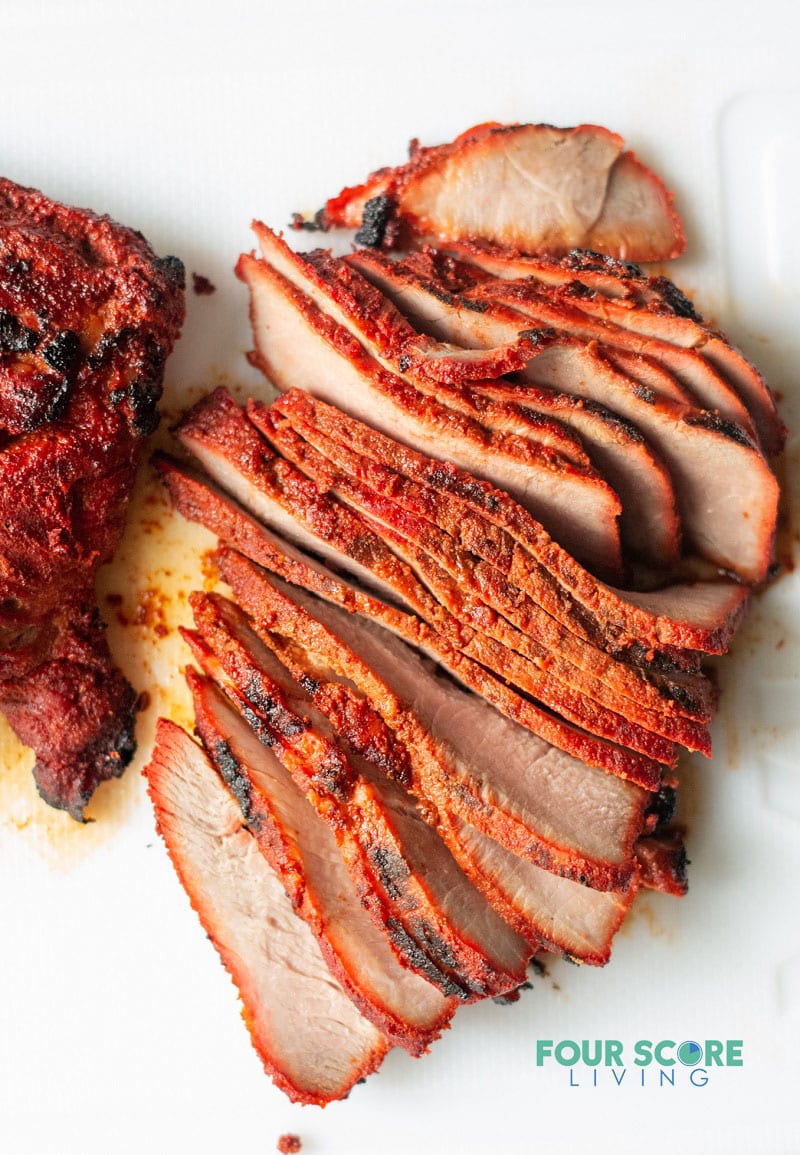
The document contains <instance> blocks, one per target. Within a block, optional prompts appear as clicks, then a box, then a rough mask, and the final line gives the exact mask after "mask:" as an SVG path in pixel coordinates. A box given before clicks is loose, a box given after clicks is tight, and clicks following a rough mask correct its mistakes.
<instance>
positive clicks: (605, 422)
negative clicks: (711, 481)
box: [309, 250, 680, 568]
mask: <svg viewBox="0 0 800 1155" xmlns="http://www.w3.org/2000/svg"><path fill="white" fill-rule="evenodd" d="M315 258H316V254H310V257H309V259H315ZM347 263H348V264H349V266H350V267H351V268H352V269H353V271H356V270H358V271H359V272H361V273H363V274H364V277H365V278H368V279H369V281H370V282H371V283H372V284H374V285H375V286H376V287H378V288H379V289H380V290H381V292H382V293H384V294H386V295H387V296H388V297H389V298H390V299H391V300H392V301H393V302H394V303H395V304H396V305H397V307H398V310H400V311H402V313H403V314H405V315H406V316H407V317H408V318H409V319H410V320H411V321H413V322H414V325H416V326H417V327H418V328H419V329H420V330H422V331H424V332H426V333H428V334H430V335H432V336H435V337H436V338H438V339H440V340H442V341H455V342H458V343H459V344H461V345H464V346H466V347H468V348H471V349H475V350H478V349H481V348H485V347H486V346H487V345H491V343H492V342H493V341H494V340H495V338H496V337H497V338H499V339H500V340H508V339H509V338H510V337H511V336H512V334H514V333H516V334H518V336H520V337H523V338H524V340H525V341H526V342H527V345H528V349H529V356H528V358H527V361H528V362H529V361H530V360H531V359H532V358H533V356H534V354H535V352H536V350H537V349H538V348H539V346H540V345H541V344H542V343H543V342H544V343H545V347H546V345H547V344H549V343H550V342H551V341H552V340H553V339H554V334H550V333H548V332H547V331H545V330H531V329H524V328H522V329H521V325H523V324H526V323H527V322H526V321H524V319H523V318H521V317H520V315H519V312H518V311H517V310H515V309H511V308H508V307H506V306H503V305H502V304H495V305H493V307H492V309H491V310H488V309H476V308H474V306H473V304H472V302H469V301H468V300H467V299H466V298H463V297H459V296H458V295H457V294H454V293H450V292H446V291H443V290H442V288H441V285H440V284H439V282H438V281H437V280H436V279H435V278H433V277H432V276H431V275H430V274H431V273H432V271H433V270H429V272H428V275H425V274H424V273H423V271H422V270H421V269H420V268H418V267H412V266H411V265H410V264H409V263H408V262H396V261H390V260H388V259H387V258H386V257H385V256H384V255H383V254H381V253H378V252H375V251H373V250H359V251H358V252H355V253H353V254H352V255H351V256H350V257H349V258H348V262H347ZM338 267H339V268H340V269H341V268H342V267H346V266H345V264H344V262H339V263H338ZM340 275H341V274H340ZM406 347H409V343H408V342H407V343H406ZM406 357H407V359H408V360H410V361H411V366H412V367H413V368H415V369H417V370H418V371H419V372H427V371H428V365H427V364H426V363H424V362H423V361H422V360H420V359H418V358H415V354H414V353H413V352H409V353H407V354H406ZM523 368H524V367H523ZM487 377H488V375H487ZM498 386H505V387H507V383H506V382H501V381H497V380H496V379H492V380H489V379H487V380H485V381H477V382H475V383H474V388H475V389H476V390H479V391H483V392H484V393H485V394H486V395H487V396H491V395H492V394H491V391H492V390H493V389H494V388H496V387H498ZM508 396H510V397H513V396H514V394H513V393H512V392H511V391H509V393H508ZM518 396H519V400H520V404H522V405H523V406H524V408H525V409H526V410H528V411H532V412H535V413H539V414H542V415H545V416H548V417H550V418H551V419H552V418H555V419H557V420H559V421H561V422H562V423H563V424H565V425H567V426H568V427H569V428H570V429H573V430H574V431H575V432H576V433H578V434H579V435H580V437H581V438H582V440H583V443H584V445H585V447H586V450H587V452H588V454H589V458H590V460H591V461H592V464H593V465H594V466H595V467H596V468H597V469H598V471H599V472H600V473H601V474H602V475H603V477H605V478H606V479H607V481H608V482H609V483H610V484H611V486H612V487H613V489H614V491H615V492H616V493H617V495H618V496H619V498H620V501H621V503H622V511H621V516H620V532H621V534H622V539H623V543H624V544H625V545H626V547H627V548H628V550H629V551H630V552H631V553H632V554H633V555H634V556H638V557H641V558H642V559H644V560H646V561H649V562H650V563H651V564H653V565H655V566H658V567H667V568H669V567H670V566H672V565H673V564H674V563H675V561H676V560H677V557H678V555H679V552H680V522H679V519H678V514H677V510H676V507H675V494H674V491H673V487H672V482H671V480H670V477H669V474H668V472H667V470H666V468H665V466H664V465H663V463H662V462H661V460H660V459H659V458H658V457H657V455H656V454H655V453H654V452H653V450H652V448H651V447H650V446H649V445H648V443H647V441H646V439H645V437H644V436H643V434H642V433H641V432H640V431H639V430H638V429H637V427H636V426H635V425H634V424H632V423H631V422H630V421H628V420H626V419H625V418H623V417H621V416H620V414H619V413H618V412H615V411H614V410H612V409H609V408H607V407H606V406H605V405H603V404H600V403H598V402H596V401H590V400H587V399H586V398H585V397H580V396H576V395H575V394H574V393H573V392H570V391H565V392H562V391H559V390H558V389H556V388H550V387H548V388H536V387H535V386H534V385H533V384H532V383H531V382H530V381H526V389H525V391H524V393H522V392H520V393H519V394H518Z"/></svg>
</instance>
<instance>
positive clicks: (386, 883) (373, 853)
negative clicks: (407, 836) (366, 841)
mask: <svg viewBox="0 0 800 1155" xmlns="http://www.w3.org/2000/svg"><path fill="white" fill-rule="evenodd" d="M370 859H371V860H372V865H373V866H374V867H375V871H376V873H377V875H378V878H379V879H380V882H381V885H382V886H383V888H384V890H385V891H386V893H387V894H388V895H389V898H391V899H394V900H397V899H399V898H402V896H403V894H404V893H405V889H406V884H407V883H408V876H409V870H408V863H406V862H405V861H404V859H402V858H401V857H400V855H399V854H393V853H392V852H391V850H387V849H386V847H385V846H374V847H372V849H371V850H370Z"/></svg>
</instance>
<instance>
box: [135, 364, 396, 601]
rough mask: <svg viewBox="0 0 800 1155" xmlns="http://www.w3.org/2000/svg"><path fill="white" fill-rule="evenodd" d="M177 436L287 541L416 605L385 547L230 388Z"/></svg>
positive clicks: (167, 469)
mask: <svg viewBox="0 0 800 1155" xmlns="http://www.w3.org/2000/svg"><path fill="white" fill-rule="evenodd" d="M175 432H176V435H177V437H178V440H179V441H180V443H181V444H182V445H183V446H184V448H186V449H188V450H189V452H190V453H192V454H193V455H194V456H195V457H196V458H197V459H198V460H199V461H200V462H201V463H202V465H203V466H204V467H205V468H206V470H207V471H208V473H209V474H210V476H211V477H212V478H214V480H215V481H217V482H218V483H219V484H220V485H221V486H222V487H223V488H224V489H225V490H226V491H227V493H229V494H231V495H232V496H234V497H235V498H236V499H237V500H238V501H239V502H240V503H241V505H243V506H244V507H245V508H246V509H248V510H249V511H250V512H251V513H253V514H254V515H255V516H256V517H258V518H260V519H261V520H262V521H265V522H268V523H269V524H270V525H271V526H273V527H274V528H275V529H277V530H278V532H279V533H280V534H281V535H282V536H283V537H286V538H288V539H289V540H290V541H293V542H295V543H296V544H297V545H300V546H301V547H302V548H304V549H311V550H312V551H313V552H314V553H316V554H319V555H320V556H321V557H324V558H326V560H328V561H331V562H333V564H334V565H337V564H338V565H342V564H344V566H345V568H346V569H347V570H348V572H349V573H351V574H352V575H353V576H354V577H356V578H357V579H358V580H359V581H361V582H363V583H364V584H366V585H367V586H368V587H369V588H371V589H374V590H376V591H377V592H378V593H380V594H381V595H382V596H383V597H388V598H390V599H392V600H395V601H396V600H398V598H399V600H400V601H401V602H402V603H403V604H405V605H407V606H408V607H409V608H411V609H414V608H416V605H417V602H416V600H415V599H414V597H413V586H411V587H406V588H405V589H403V586H402V579H401V578H400V577H399V576H398V574H397V570H398V565H397V563H396V561H395V559H394V556H393V555H392V553H391V551H390V550H389V549H388V548H387V547H386V545H385V544H384V543H383V542H379V541H375V540H373V535H372V534H369V533H367V534H365V532H364V526H363V525H362V524H361V523H359V522H357V521H356V520H355V519H354V518H353V516H352V515H351V514H350V513H349V512H348V511H347V510H346V509H343V508H341V507H340V506H338V505H335V504H332V503H331V502H329V501H324V500H323V499H322V496H321V495H320V493H319V492H318V490H317V488H316V486H315V485H314V483H313V482H311V481H309V480H308V478H306V477H304V476H303V475H302V474H301V473H300V472H299V471H298V470H297V469H295V468H294V466H292V465H291V464H290V463H289V462H288V461H284V460H283V459H281V458H279V457H277V456H276V455H275V454H274V453H273V452H272V450H271V449H270V447H269V445H268V443H267V442H266V441H265V440H264V438H263V437H262V436H260V434H259V433H258V432H257V431H256V429H255V428H254V427H253V425H252V424H251V423H250V422H249V421H248V420H247V417H246V416H245V414H244V412H243V411H242V410H241V409H240V408H239V406H238V405H237V404H236V402H235V401H234V400H233V398H232V397H231V395H230V394H229V393H228V392H227V390H226V389H224V388H222V387H220V388H218V389H216V390H214V392H213V393H210V394H209V395H208V396H207V397H204V398H203V399H202V400H201V401H199V402H198V403H197V404H196V405H195V406H193V407H192V409H191V410H189V412H188V413H186V414H185V416H184V417H183V419H182V420H181V421H180V422H179V424H178V425H177V427H176V430H175ZM157 461H159V462H160V466H161V468H162V473H166V474H174V472H175V466H174V463H173V464H172V465H171V464H170V462H169V460H165V459H164V458H163V457H162V458H157ZM221 536H222V535H221ZM330 543H335V544H334V545H331V544H330Z"/></svg>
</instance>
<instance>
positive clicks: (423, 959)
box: [386, 918, 469, 1002]
mask: <svg viewBox="0 0 800 1155" xmlns="http://www.w3.org/2000/svg"><path fill="white" fill-rule="evenodd" d="M386 930H387V931H388V934H389V938H390V939H391V940H392V942H393V943H394V945H395V946H396V947H397V950H398V951H399V953H400V954H402V955H404V956H405V957H406V958H407V959H408V961H409V962H410V963H411V966H412V967H413V969H414V970H416V971H419V972H420V974H423V975H424V976H425V978H426V979H428V981H429V982H432V983H433V984H434V985H435V986H437V987H438V988H439V989H440V990H441V991H442V992H443V993H444V994H445V995H447V997H448V998H451V999H452V998H455V999H460V1000H461V1001H462V1002H467V1001H468V999H469V992H468V991H467V990H466V989H465V988H464V987H463V986H462V985H461V984H460V983H457V982H455V981H454V980H453V979H452V978H450V976H449V975H447V974H445V973H444V972H443V971H440V970H439V968H438V967H437V966H436V965H435V964H434V963H433V962H432V961H431V959H430V958H429V957H428V955H427V954H426V953H425V951H424V950H423V949H422V947H421V946H420V945H419V943H418V942H417V941H416V940H415V939H414V938H412V936H411V935H410V934H409V933H408V931H407V930H406V928H405V927H404V926H403V924H402V923H401V922H399V921H398V920H397V919H396V918H388V919H387V920H386Z"/></svg>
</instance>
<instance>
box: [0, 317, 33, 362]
mask: <svg viewBox="0 0 800 1155" xmlns="http://www.w3.org/2000/svg"><path fill="white" fill-rule="evenodd" d="M41 339H42V338H41V335H40V334H39V333H37V332H36V330H35V329H28V328H27V327H26V326H25V325H23V324H22V322H21V321H20V320H18V319H17V318H16V317H15V316H14V315H13V313H7V312H6V311H5V310H4V309H0V353H33V352H34V351H35V350H36V349H37V348H38V347H39V342H40V341H41Z"/></svg>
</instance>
